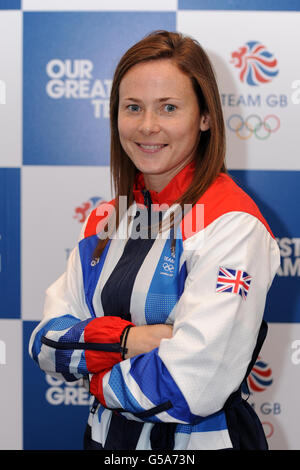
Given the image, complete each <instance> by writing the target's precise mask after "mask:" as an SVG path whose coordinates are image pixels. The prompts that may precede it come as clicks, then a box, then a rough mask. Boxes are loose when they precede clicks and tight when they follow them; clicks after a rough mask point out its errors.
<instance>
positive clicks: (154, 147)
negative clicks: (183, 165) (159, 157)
mask: <svg viewBox="0 0 300 470" xmlns="http://www.w3.org/2000/svg"><path fill="white" fill-rule="evenodd" d="M136 145H137V146H138V147H139V148H140V149H141V150H143V151H144V152H147V153H155V152H159V151H160V150H161V149H163V148H165V147H166V146H167V145H168V144H152V145H151V144H141V143H139V142H136Z"/></svg>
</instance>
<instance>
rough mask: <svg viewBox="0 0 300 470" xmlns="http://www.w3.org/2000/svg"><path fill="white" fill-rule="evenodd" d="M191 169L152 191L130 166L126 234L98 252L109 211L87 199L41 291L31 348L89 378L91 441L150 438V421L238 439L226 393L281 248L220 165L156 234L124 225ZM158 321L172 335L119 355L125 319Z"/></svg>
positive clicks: (253, 335)
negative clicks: (75, 234) (66, 253)
mask: <svg viewBox="0 0 300 470" xmlns="http://www.w3.org/2000/svg"><path fill="white" fill-rule="evenodd" d="M193 171H194V166H193V164H189V165H187V166H186V167H185V168H184V169H183V170H182V171H181V172H180V173H178V174H177V175H176V176H175V177H174V178H173V180H172V181H171V182H170V183H169V184H168V185H167V186H166V187H165V188H164V189H163V190H162V191H161V192H160V193H156V192H154V191H147V190H146V189H145V185H144V180H143V175H142V174H139V175H138V176H137V178H136V182H135V187H134V196H135V201H134V204H133V205H132V206H131V207H130V215H131V222H130V223H131V225H130V226H129V237H127V238H126V237H125V236H121V235H120V236H115V237H114V238H112V239H111V240H110V241H109V243H108V244H107V246H106V248H105V250H104V252H103V254H102V256H101V257H100V259H95V258H94V257H93V253H94V250H95V247H96V245H97V243H98V240H99V238H98V237H99V232H101V230H103V227H104V225H105V224H104V222H106V221H107V220H108V219H107V217H108V213H107V211H106V212H105V211H102V210H101V206H99V207H98V208H97V209H95V210H94V211H93V212H92V213H91V215H90V216H89V218H88V220H87V223H86V224H85V226H84V229H83V231H82V234H81V236H80V240H79V242H78V244H77V246H76V247H75V248H74V249H73V251H72V253H71V255H70V257H69V259H68V264H67V269H66V272H65V273H64V274H63V275H62V276H61V277H60V278H59V279H58V280H57V281H56V282H54V284H52V285H51V286H50V287H49V288H48V289H47V291H46V299H45V307H44V313H43V319H42V321H41V322H40V324H39V325H38V326H37V327H36V329H35V330H34V331H33V333H32V336H31V339H30V344H29V351H30V354H31V356H32V358H33V359H34V360H35V361H36V362H37V364H38V365H39V367H40V368H41V369H42V370H44V371H45V372H46V373H48V374H50V375H53V376H55V377H58V378H60V379H64V380H66V381H74V380H78V379H81V378H89V384H90V391H91V393H92V394H93V395H94V396H95V397H96V402H95V406H94V407H93V408H92V410H91V413H90V415H89V419H88V425H89V426H90V427H91V438H92V440H93V442H95V443H97V445H98V447H99V448H102V447H103V448H105V449H126V448H131V449H151V448H152V449H153V448H157V447H156V445H157V443H156V444H155V442H156V441H155V433H154V431H155V430H159V433H158V436H160V437H159V439H160V440H161V442H165V441H163V440H162V436H164V435H165V434H168V433H169V434H170V433H171V434H172V436H173V441H172V444H171V445H172V448H174V449H224V448H232V447H236V444H235V443H234V439H233V435H234V432H233V431H234V430H233V431H232V429H231V427H232V426H234V425H233V424H232V423H231V422H228V421H229V418H228V416H229V415H228V413H227V412H226V407H224V405H225V404H226V403H228V399H229V397H231V396H234V393H235V392H236V391H239V390H240V385H241V383H242V381H243V379H244V378H245V374H246V371H247V368H248V366H249V364H250V362H251V358H252V355H253V351H254V349H255V345H256V342H257V338H258V334H259V331H260V327H261V324H262V319H263V313H264V307H265V301H266V296H267V292H268V290H269V288H270V286H271V283H272V280H273V278H274V276H275V274H276V271H277V269H278V267H279V260H280V256H279V249H278V246H277V243H276V241H275V239H274V236H273V234H272V232H271V230H270V228H269V226H268V224H267V222H266V221H265V219H264V218H263V216H262V215H261V213H260V211H259V210H258V208H257V206H256V205H255V203H254V202H253V200H252V199H251V198H250V197H249V196H248V195H247V194H246V193H245V192H243V191H242V189H241V188H240V187H239V186H238V185H237V184H236V183H235V182H234V181H233V179H232V178H231V177H229V176H228V175H227V174H225V173H221V174H220V175H219V176H218V178H217V179H216V181H215V182H214V183H213V184H212V185H211V186H210V187H209V189H208V190H207V191H206V192H205V194H204V195H203V197H201V198H200V200H199V201H198V205H195V206H194V207H193V209H192V210H190V211H189V212H187V214H185V216H184V217H183V219H182V220H181V222H180V223H178V224H177V225H176V226H175V228H173V229H171V230H167V232H165V231H163V232H162V233H165V235H164V236H161V234H160V233H157V234H156V236H154V237H150V238H149V237H142V236H140V237H139V236H131V234H132V233H133V231H134V233H135V234H136V233H138V232H139V230H140V229H141V228H143V223H142V222H141V217H140V216H141V214H144V213H146V214H147V216H148V217H149V214H151V213H152V212H155V210H152V207H155V205H162V204H167V205H168V206H172V204H173V202H174V201H175V200H176V199H177V198H178V196H179V195H180V194H182V192H183V191H184V190H185V189H186V188H187V186H188V185H189V184H190V182H191V179H192V176H193ZM111 207H112V208H113V204H112V205H111ZM199 208H200V209H199ZM143 211H144V212H143ZM197 211H198V212H197ZM162 213H163V221H164V220H165V217H166V216H167V215H168V210H165V211H163V212H162ZM197 214H198V216H199V214H200V215H201V217H200V221H199V220H198V221H196V223H195V218H196V215H197ZM126 215H127V214H126ZM127 222H128V218H127V217H123V218H122V220H121V223H120V226H119V234H121V233H124V227H125V225H126V227H127ZM147 224H148V222H147ZM147 224H146V225H147ZM166 233H168V234H169V236H166ZM157 323H168V324H172V325H173V336H172V338H171V339H163V340H162V341H161V343H160V346H159V347H158V348H156V349H154V350H152V351H151V352H149V353H146V354H140V355H138V356H135V357H133V358H131V359H126V360H122V357H121V348H120V336H121V334H122V332H123V331H124V328H125V327H126V326H127V325H136V326H138V325H145V324H157ZM251 419H252V418H251ZM251 426H252V425H250V427H251ZM120 429H125V432H123V435H122V436H121V435H120ZM126 430H127V431H126ZM241 432H243V431H241ZM251 432H252V431H251ZM254 433H255V430H254ZM166 442H169V441H166ZM164 445H166V446H167V445H169V444H168V443H167V444H164ZM158 447H159V444H158Z"/></svg>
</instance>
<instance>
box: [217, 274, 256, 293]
mask: <svg viewBox="0 0 300 470" xmlns="http://www.w3.org/2000/svg"><path fill="white" fill-rule="evenodd" d="M251 280H252V277H251V276H249V274H247V273H246V272H245V271H242V270H241V269H229V268H224V267H222V266H220V267H219V274H218V280H217V287H216V292H231V293H232V294H240V296H242V298H243V299H244V300H246V297H247V294H248V291H249V288H250V283H251Z"/></svg>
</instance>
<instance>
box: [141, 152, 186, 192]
mask: <svg viewBox="0 0 300 470" xmlns="http://www.w3.org/2000/svg"><path fill="white" fill-rule="evenodd" d="M191 161H192V159H191V160H190V161H189V162H185V163H184V164H182V165H180V166H178V167H175V168H172V169H171V170H169V171H167V172H165V173H163V174H147V173H143V176H144V182H145V186H146V189H148V190H150V191H156V192H157V193H160V192H161V191H162V190H163V189H164V188H165V187H166V186H167V184H168V183H169V182H170V181H171V180H172V179H173V178H174V176H176V175H177V173H179V172H180V171H181V170H182V169H183V168H184V167H185V166H186V165H188V164H189V163H190V162H191Z"/></svg>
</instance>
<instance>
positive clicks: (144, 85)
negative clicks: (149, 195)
mask: <svg viewBox="0 0 300 470" xmlns="http://www.w3.org/2000/svg"><path fill="white" fill-rule="evenodd" d="M208 128H209V117H208V116H205V115H203V116H201V115H200V110H199V106H198V100H197V96H196V94H195V92H194V89H193V86H192V83H191V80H190V78H189V77H188V76H187V75H185V74H184V73H183V72H181V70H179V69H178V67H177V66H176V65H175V64H174V63H173V62H172V61H171V60H169V59H163V60H156V61H151V62H145V63H141V64H137V65H135V66H134V67H132V68H131V69H130V70H129V71H128V72H127V73H126V74H125V76H124V77H123V79H122V81H121V83H120V89H119V112H118V129H119V136H120V142H121V145H122V147H123V149H124V150H125V152H126V153H127V155H128V156H129V158H130V159H131V160H132V162H133V163H134V165H135V166H136V167H137V168H138V169H139V170H140V171H141V172H142V173H143V174H144V179H145V184H146V187H147V188H148V189H152V190H154V191H161V190H162V189H163V188H164V187H165V186H166V185H167V184H168V182H169V181H170V180H171V179H172V178H173V176H175V175H176V174H177V173H178V172H179V171H180V170H181V169H182V168H183V167H184V166H185V165H186V164H187V163H189V162H190V161H191V160H193V158H194V154H195V150H196V148H197V144H198V141H199V135H200V130H207V129H208Z"/></svg>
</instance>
